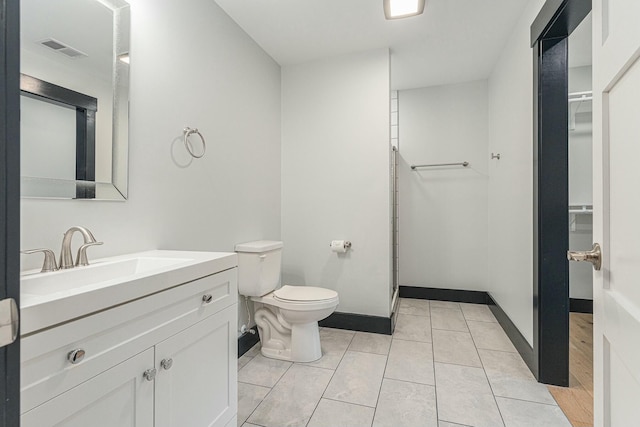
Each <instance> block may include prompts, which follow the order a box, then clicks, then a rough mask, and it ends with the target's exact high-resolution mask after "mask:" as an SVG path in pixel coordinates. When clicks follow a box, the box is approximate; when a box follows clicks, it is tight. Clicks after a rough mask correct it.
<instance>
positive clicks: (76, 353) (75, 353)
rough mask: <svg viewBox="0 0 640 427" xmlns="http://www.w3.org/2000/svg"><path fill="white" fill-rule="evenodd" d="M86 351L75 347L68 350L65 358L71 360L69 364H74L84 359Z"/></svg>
mask: <svg viewBox="0 0 640 427" xmlns="http://www.w3.org/2000/svg"><path fill="white" fill-rule="evenodd" d="M85 354H86V352H85V351H84V350H83V349H81V348H76V349H75V350H72V351H70V352H69V353H68V354H67V360H68V361H69V362H71V364H73V365H75V364H77V363H80V362H82V359H84V356H85Z"/></svg>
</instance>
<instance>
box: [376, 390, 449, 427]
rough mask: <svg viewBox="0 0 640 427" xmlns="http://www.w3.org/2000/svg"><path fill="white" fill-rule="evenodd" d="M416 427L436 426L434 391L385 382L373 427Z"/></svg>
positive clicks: (436, 415)
mask: <svg viewBox="0 0 640 427" xmlns="http://www.w3.org/2000/svg"><path fill="white" fill-rule="evenodd" d="M415 426H420V427H437V426H438V414H437V410H436V393H435V389H434V387H432V386H428V385H424V384H414V383H409V382H405V381H396V380H391V379H387V378H385V379H384V381H383V382H382V389H381V390H380V399H379V401H378V407H377V409H376V415H375V418H374V420H373V427H415Z"/></svg>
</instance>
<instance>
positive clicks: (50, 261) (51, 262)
mask: <svg viewBox="0 0 640 427" xmlns="http://www.w3.org/2000/svg"><path fill="white" fill-rule="evenodd" d="M38 252H42V253H44V262H43V263H42V270H41V273H47V272H49V271H56V270H58V264H57V263H56V254H54V253H53V251H52V250H51V249H45V248H40V249H27V250H25V251H20V253H21V254H36V253H38Z"/></svg>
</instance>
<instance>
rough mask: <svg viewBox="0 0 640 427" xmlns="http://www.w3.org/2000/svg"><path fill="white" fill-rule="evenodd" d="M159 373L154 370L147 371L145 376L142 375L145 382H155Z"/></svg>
mask: <svg viewBox="0 0 640 427" xmlns="http://www.w3.org/2000/svg"><path fill="white" fill-rule="evenodd" d="M157 372H158V371H156V370H155V368H154V369H147V370H146V371H144V374H142V376H143V377H144V379H145V380H147V381H153V380H154V379H155V378H156V373H157Z"/></svg>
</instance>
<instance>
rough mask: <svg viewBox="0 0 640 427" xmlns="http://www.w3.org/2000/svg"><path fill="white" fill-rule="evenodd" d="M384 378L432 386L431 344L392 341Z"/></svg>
mask: <svg viewBox="0 0 640 427" xmlns="http://www.w3.org/2000/svg"><path fill="white" fill-rule="evenodd" d="M384 376H385V378H392V379H395V380H402V381H411V382H415V383H421V384H429V385H434V384H435V377H434V374H433V348H432V346H431V343H428V342H417V341H404V340H398V339H394V340H393V343H392V344H391V351H390V352H389V360H388V361H387V368H386V369H385V372H384Z"/></svg>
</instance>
